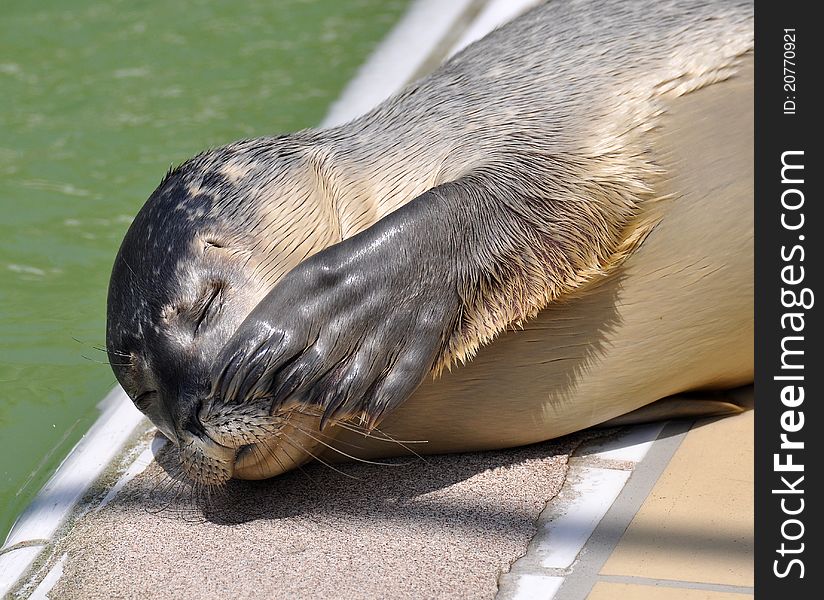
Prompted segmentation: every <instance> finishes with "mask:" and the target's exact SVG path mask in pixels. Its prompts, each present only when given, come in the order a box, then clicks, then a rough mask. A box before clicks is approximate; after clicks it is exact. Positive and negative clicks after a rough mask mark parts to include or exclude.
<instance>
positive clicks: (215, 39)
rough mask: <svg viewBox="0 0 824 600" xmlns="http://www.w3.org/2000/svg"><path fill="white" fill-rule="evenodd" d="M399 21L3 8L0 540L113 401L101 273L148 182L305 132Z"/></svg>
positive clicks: (385, 9) (373, 3)
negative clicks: (222, 148)
mask: <svg viewBox="0 0 824 600" xmlns="http://www.w3.org/2000/svg"><path fill="white" fill-rule="evenodd" d="M405 5H406V2H405V0H347V1H346V2H337V1H334V0H318V1H306V0H303V1H301V0H277V1H276V2H275V1H272V0H235V1H233V2H219V1H217V0H213V1H212V0H210V1H206V0H189V1H187V2H161V1H159V0H146V1H135V0H130V1H118V0H107V1H100V0H98V1H93V0H72V1H71V2H66V1H65V0H40V1H38V2H24V1H23V0H10V1H6V2H4V3H3V9H2V16H0V540H2V539H3V538H4V537H5V534H6V532H7V530H8V528H9V527H10V526H11V523H12V522H13V520H14V518H15V517H16V515H17V514H18V513H19V512H20V511H21V510H22V509H23V508H24V507H25V506H26V504H27V503H28V502H29V501H30V500H31V498H32V497H33V496H34V494H36V493H37V491H38V490H39V489H40V487H41V486H42V485H43V483H45V481H46V480H47V479H48V477H49V476H50V475H51V473H52V472H53V471H54V469H55V468H56V466H57V465H58V464H59V463H60V461H61V460H62V458H63V457H64V456H65V455H66V453H67V452H68V450H69V449H71V447H72V446H73V445H74V444H75V443H76V442H77V440H78V439H80V437H81V436H82V435H83V433H84V432H85V431H86V429H87V428H88V427H89V425H90V424H91V423H92V422H93V421H94V420H95V418H96V417H97V415H98V411H97V409H96V404H97V403H98V402H99V401H100V399H101V398H102V397H103V396H104V395H105V393H106V392H107V391H108V390H109V389H110V388H111V387H112V385H113V384H114V376H113V375H112V374H111V371H110V369H109V367H108V365H106V364H102V363H100V362H97V361H105V360H106V357H105V354H104V353H103V352H101V351H99V350H96V349H95V346H98V347H102V345H103V343H104V325H105V301H106V289H107V285H108V278H109V273H110V270H111V265H112V261H113V259H114V255H115V253H116V251H117V248H118V246H119V244H120V240H121V239H122V237H123V234H124V233H125V231H126V228H127V227H128V225H129V223H130V222H131V218H132V216H133V215H134V214H135V213H136V212H137V210H138V209H139V208H140V206H141V205H142V203H143V202H144V201H145V199H146V197H147V196H148V195H149V193H151V191H152V189H153V188H154V187H155V186H156V185H157V184H158V183H159V181H160V179H161V177H162V175H163V174H164V173H165V171H166V170H167V169H168V168H169V167H170V166H171V165H173V164H178V163H180V162H182V161H183V160H185V159H186V158H188V157H189V156H191V155H193V154H196V153H197V152H199V151H201V150H203V149H205V148H207V147H210V146H215V145H219V144H223V143H226V142H229V141H232V140H235V139H239V138H244V137H252V136H258V135H266V134H272V133H278V132H286V131H292V130H295V129H299V128H303V127H310V126H313V125H315V124H317V123H318V122H319V121H320V119H321V118H322V117H323V114H324V112H325V111H326V108H327V106H328V105H329V103H330V102H331V101H332V100H334V98H335V97H336V96H337V95H338V94H339V93H340V91H341V90H342V88H343V86H344V85H345V84H346V82H347V81H348V80H349V79H350V78H351V77H352V75H353V74H354V72H355V70H356V69H357V67H358V65H360V64H361V63H362V62H363V61H364V60H365V58H366V57H367V56H368V55H369V53H370V52H371V51H372V50H373V49H374V47H375V45H376V44H377V42H378V41H380V39H381V38H382V37H383V36H384V35H385V34H386V32H387V31H388V30H389V29H390V28H391V27H392V25H393V24H394V23H395V22H396V20H397V19H398V18H399V16H400V14H401V12H402V10H403V8H404V7H405ZM84 357H85V358H84Z"/></svg>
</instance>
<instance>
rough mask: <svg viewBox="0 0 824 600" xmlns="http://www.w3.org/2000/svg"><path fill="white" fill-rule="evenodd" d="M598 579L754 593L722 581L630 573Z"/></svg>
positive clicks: (747, 588) (712, 590)
mask: <svg viewBox="0 0 824 600" xmlns="http://www.w3.org/2000/svg"><path fill="white" fill-rule="evenodd" d="M598 581H603V582H607V583H628V584H633V585H648V586H652V587H664V588H680V589H689V590H705V591H708V592H726V593H728V594H750V595H752V594H753V593H754V588H751V587H746V586H741V585H725V584H722V583H701V582H699V581H679V580H676V579H651V578H649V577H635V576H632V575H599V576H598Z"/></svg>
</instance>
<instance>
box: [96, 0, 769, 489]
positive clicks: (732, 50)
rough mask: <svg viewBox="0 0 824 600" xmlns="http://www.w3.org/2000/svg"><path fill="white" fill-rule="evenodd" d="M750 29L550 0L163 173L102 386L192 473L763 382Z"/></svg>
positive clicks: (492, 429)
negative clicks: (282, 130) (757, 336)
mask: <svg viewBox="0 0 824 600" xmlns="http://www.w3.org/2000/svg"><path fill="white" fill-rule="evenodd" d="M752 36H753V25H752V7H751V5H750V3H749V2H731V1H717V2H711V1H706V2H704V1H700V2H696V1H679V0H671V1H668V2H651V1H645V2H632V3H625V2H621V1H619V0H614V1H609V2H600V1H599V2H594V1H578V2H576V1H571V2H564V1H553V2H550V3H548V4H545V5H542V6H539V7H537V8H535V9H533V10H531V11H529V12H527V13H526V14H524V15H523V16H521V17H520V18H518V19H516V20H514V21H512V22H511V23H509V24H507V25H506V26H503V27H501V28H499V29H497V30H496V31H494V32H492V33H491V34H489V35H488V36H486V37H485V38H484V39H482V40H480V41H478V42H476V43H474V44H472V45H470V46H469V47H467V48H466V49H464V50H463V51H461V52H460V53H459V54H457V55H456V56H455V57H453V58H452V59H451V60H449V61H448V62H446V63H445V64H444V65H442V66H441V67H440V68H439V69H437V70H436V71H435V72H434V73H432V74H431V75H429V76H427V77H424V78H423V79H421V80H419V81H417V82H415V83H412V84H411V85H409V86H408V87H406V88H405V89H404V90H402V91H401V92H400V93H398V94H397V95H395V96H394V97H392V98H390V99H389V100H387V101H385V102H384V103H382V104H381V105H379V106H378V107H376V108H375V109H374V110H372V111H371V112H369V113H367V114H366V115H364V116H362V117H360V118H358V119H355V120H354V121H352V122H350V123H348V124H345V125H343V126H340V127H335V128H331V129H326V130H306V131H299V132H296V133H293V134H289V135H284V136H279V137H265V138H258V139H251V140H244V141H239V142H236V143H234V144H229V145H227V146H224V147H221V148H217V149H214V150H210V151H207V152H204V153H203V154H200V155H198V156H196V157H195V158H193V159H191V160H189V161H187V162H185V163H184V164H182V165H180V166H179V167H177V168H175V169H172V170H171V171H170V172H169V173H168V174H167V175H166V177H165V178H164V179H163V181H162V182H161V184H160V185H159V187H158V188H157V189H156V190H155V191H154V193H153V194H152V195H151V196H150V198H149V199H148V201H147V202H146V204H145V205H144V206H143V208H142V209H141V210H140V212H139V213H138V215H137V216H136V218H135V220H134V222H133V223H132V225H131V227H130V228H129V231H128V232H127V234H126V236H125V238H124V240H123V243H122V246H121V248H120V250H119V252H118V255H117V258H116V259H115V263H114V267H113V271H112V277H111V283H110V288H109V298H108V313H107V349H108V352H109V355H110V359H111V362H112V365H113V369H114V372H115V374H116V376H117V379H118V381H119V382H120V383H121V384H122V386H123V388H124V389H125V390H126V392H127V393H128V394H129V395H130V396H131V397H132V398H133V399H134V401H135V403H136V405H137V406H138V408H140V409H141V410H142V411H143V412H144V413H145V414H146V415H147V416H148V417H149V418H150V419H151V420H152V421H153V422H154V423H155V424H156V425H157V427H158V428H159V429H160V430H161V431H162V432H163V433H164V434H165V435H166V436H168V437H169V438H170V439H171V440H172V441H173V442H175V443H176V444H177V445H178V446H179V448H180V456H181V465H182V467H183V470H184V471H185V472H186V473H188V474H189V475H190V476H191V478H192V479H193V480H194V481H195V482H197V483H198V484H201V485H206V486H210V485H218V484H221V483H223V482H225V481H226V480H227V479H229V478H231V477H239V478H263V477H269V476H272V475H276V474H278V473H281V472H283V471H286V470H289V469H291V468H293V467H294V466H296V465H299V464H300V463H302V462H304V461H306V460H310V459H311V458H313V457H315V458H323V457H324V456H327V457H328V456H330V455H334V454H336V453H337V454H341V455H342V454H346V455H350V454H357V455H358V456H361V457H369V456H386V455H392V454H397V453H399V452H404V451H406V446H405V445H404V444H403V443H399V444H393V443H390V441H391V440H395V439H408V440H426V441H427V443H426V444H419V445H416V447H415V450H416V451H417V452H451V451H466V450H477V449H489V448H501V447H510V446H515V445H521V444H527V443H531V442H537V441H541V440H545V439H550V438H552V437H556V436H559V435H564V434H566V433H569V432H572V431H576V430H579V429H583V428H586V427H589V426H592V425H595V424H598V423H602V422H604V421H607V420H609V419H612V418H614V417H618V416H621V415H625V414H627V413H631V412H632V411H635V410H637V409H642V407H645V406H647V405H650V404H651V403H653V402H655V401H657V400H660V399H662V398H665V397H667V396H670V395H672V394H677V393H679V392H683V391H686V390H696V389H709V388H721V389H723V388H726V387H732V386H737V385H741V384H745V383H747V382H750V381H752V375H753V356H752V353H753V337H752V331H753V322H752V318H753V317H752V302H753V300H752V298H753V290H752V186H751V179H752V151H751V148H752V117H751V114H752V75H751V66H752ZM445 369H446V370H451V372H449V373H444V370H445ZM430 374H432V375H434V376H435V379H434V381H428V382H427V383H425V384H424V385H421V383H422V382H423V381H424V380H425V379H427V376H428V375H430ZM439 376H440V377H439ZM410 396H411V397H410ZM407 399H408V400H407ZM709 405H710V408H709V409H707V408H705V407H703V405H701V406H702V407H701V408H699V409H698V411H699V412H701V411H707V410H716V409H717V406H716V403H713V402H710V403H709ZM642 410H643V409H642ZM661 414H663V415H667V414H670V413H669V412H668V409H667V408H666V407H664V409H663V410H659V411H658V415H659V416H660V415H661ZM638 418H639V419H640V418H643V415H640V416H638ZM378 426H380V428H379V429H377V427H378ZM370 432H371V435H368V434H369V433H370ZM351 436H360V437H361V438H364V437H365V439H360V440H359V442H358V444H357V447H356V448H355V449H353V448H352V446H351V445H350V444H349V441H348V440H349V438H351Z"/></svg>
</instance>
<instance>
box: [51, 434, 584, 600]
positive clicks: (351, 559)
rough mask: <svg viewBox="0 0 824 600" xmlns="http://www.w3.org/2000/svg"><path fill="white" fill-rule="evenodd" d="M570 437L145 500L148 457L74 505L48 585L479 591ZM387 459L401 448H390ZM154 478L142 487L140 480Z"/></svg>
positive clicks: (536, 508)
mask: <svg viewBox="0 0 824 600" xmlns="http://www.w3.org/2000/svg"><path fill="white" fill-rule="evenodd" d="M576 439H578V438H566V439H562V440H556V441H555V442H549V443H543V444H538V445H535V446H529V447H525V448H517V449H514V450H508V451H498V452H486V453H477V454H464V455H450V456H434V457H427V459H426V461H425V462H424V461H421V460H418V459H415V461H414V462H412V463H411V464H403V465H401V466H375V465H363V464H346V465H339V468H340V469H341V470H342V471H344V472H345V473H346V474H347V475H349V476H348V477H347V476H344V475H343V474H340V473H336V472H335V471H333V470H331V469H329V468H327V467H324V466H322V465H317V464H315V465H310V466H308V467H304V468H303V469H302V470H298V471H294V472H292V473H289V474H287V475H285V476H281V477H279V478H276V479H273V480H268V481H262V482H237V483H232V485H231V486H230V487H229V489H228V490H227V493H226V494H225V495H224V496H223V497H222V498H220V499H217V500H215V501H214V502H213V505H212V506H211V508H210V509H208V510H206V511H205V512H204V510H203V508H202V507H200V508H196V507H192V505H191V504H190V503H189V502H187V501H184V502H182V507H181V506H180V503H179V502H178V503H176V504H173V505H172V506H170V507H168V508H166V509H164V510H160V511H159V512H158V511H157V506H158V504H157V499H156V497H157V496H158V495H160V496H162V495H163V494H164V493H165V492H163V493H160V494H158V490H160V489H165V484H164V482H168V480H169V478H168V475H166V473H165V472H164V471H163V470H162V469H161V468H160V466H158V465H157V464H153V465H152V466H151V467H150V468H149V469H148V470H147V471H146V472H145V473H144V474H142V475H140V476H139V477H138V478H136V479H135V480H133V481H132V482H130V483H129V485H128V486H127V487H126V488H125V489H124V491H123V492H121V494H120V495H119V496H118V497H117V498H116V499H115V500H114V501H113V502H112V503H111V504H109V505H108V506H107V507H105V508H104V509H103V510H101V511H99V512H94V513H91V514H89V515H87V516H86V517H85V518H83V519H82V520H81V521H80V522H79V523H78V525H77V526H76V527H75V528H74V530H73V531H72V532H71V534H70V535H69V536H68V537H67V538H66V540H65V541H64V543H63V544H61V546H63V547H62V548H60V549H58V552H60V553H62V552H63V551H65V552H68V554H69V558H68V561H67V562H66V565H65V568H64V574H63V577H62V579H61V581H60V582H59V583H58V585H57V587H56V588H55V589H54V590H53V592H52V594H51V597H52V598H83V599H92V598H107V599H108V598H114V597H116V598H141V599H145V598H156V597H176V598H318V597H323V598H409V597H414V598H491V597H493V596H494V594H495V593H496V591H497V579H498V576H499V575H500V574H501V573H502V572H505V571H507V570H508V569H509V565H510V564H511V563H512V562H513V561H514V560H516V559H517V558H518V557H519V556H521V555H523V554H524V552H525V551H526V547H527V545H528V543H529V540H530V539H531V538H532V536H533V535H534V533H535V522H536V519H537V518H538V515H539V513H540V511H541V510H542V509H543V507H544V505H545V503H546V502H547V500H549V499H550V498H552V497H553V496H554V495H555V494H556V493H557V492H558V490H559V489H560V487H561V485H562V483H563V479H564V475H565V473H566V465H567V456H568V454H569V453H570V452H571V451H572V450H573V449H574V447H575V445H576V441H575V440H576ZM394 462H399V461H394ZM150 490H154V492H150Z"/></svg>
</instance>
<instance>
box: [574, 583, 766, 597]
mask: <svg viewBox="0 0 824 600" xmlns="http://www.w3.org/2000/svg"><path fill="white" fill-rule="evenodd" d="M616 598H620V600H747V598H752V595H750V594H731V593H728V592H709V591H706V590H688V589H684V588H665V587H659V586H654V585H632V584H628V583H604V582H600V583H596V584H595V587H594V588H592V592H590V594H589V596H587V600H616Z"/></svg>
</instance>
